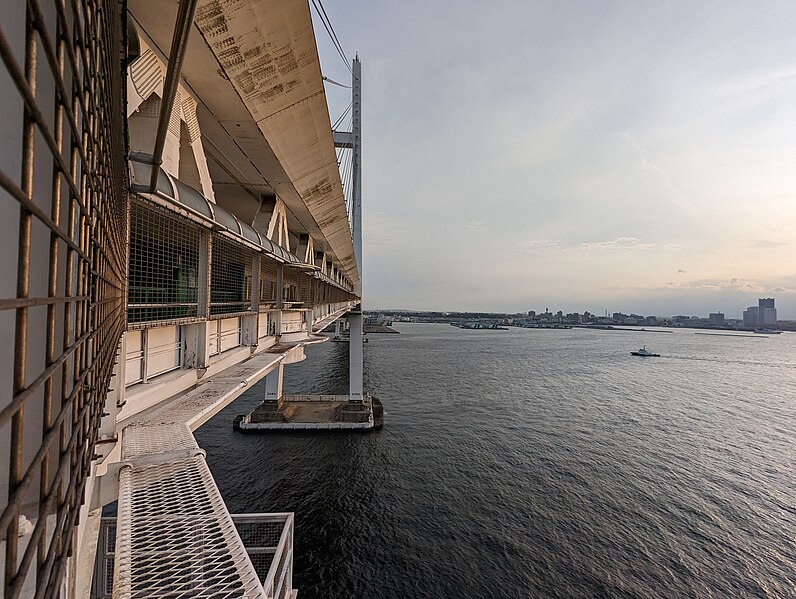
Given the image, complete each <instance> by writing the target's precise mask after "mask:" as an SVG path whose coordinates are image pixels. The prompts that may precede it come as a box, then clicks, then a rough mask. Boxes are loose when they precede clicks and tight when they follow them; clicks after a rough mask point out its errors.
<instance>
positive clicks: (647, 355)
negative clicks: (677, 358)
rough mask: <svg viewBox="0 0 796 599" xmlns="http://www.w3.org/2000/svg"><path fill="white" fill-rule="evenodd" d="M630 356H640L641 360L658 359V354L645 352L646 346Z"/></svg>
mask: <svg viewBox="0 0 796 599" xmlns="http://www.w3.org/2000/svg"><path fill="white" fill-rule="evenodd" d="M630 355H631V356H641V357H642V358H660V357H661V355H660V354H653V353H652V352H651V351H648V350H647V346H646V345H645V346H644V347H642V348H641V349H640V350H638V351H632V352H630Z"/></svg>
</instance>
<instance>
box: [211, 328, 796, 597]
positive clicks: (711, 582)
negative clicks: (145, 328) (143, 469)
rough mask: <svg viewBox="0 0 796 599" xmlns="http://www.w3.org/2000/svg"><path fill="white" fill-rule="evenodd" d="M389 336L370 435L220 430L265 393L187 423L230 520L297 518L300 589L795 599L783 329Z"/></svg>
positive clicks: (316, 386) (309, 388) (327, 382)
mask: <svg viewBox="0 0 796 599" xmlns="http://www.w3.org/2000/svg"><path fill="white" fill-rule="evenodd" d="M396 328H398V329H399V330H400V331H401V335H370V336H369V337H370V343H369V344H368V345H367V346H366V347H365V349H366V376H367V387H368V389H369V390H370V391H371V392H372V393H373V394H375V395H377V396H379V397H380V398H381V399H382V401H383V402H384V405H385V409H386V423H385V427H384V429H383V430H382V431H380V432H372V433H366V434H361V433H359V434H333V433H326V434H284V433H281V434H277V435H242V434H237V433H233V431H232V426H231V421H232V418H233V417H234V415H236V414H238V413H244V412H246V411H249V410H250V409H251V408H253V407H254V406H255V405H256V404H257V402H258V401H259V400H260V399H261V398H262V390H261V389H257V388H254V389H252V390H251V391H250V392H249V393H248V394H247V395H246V396H244V397H243V398H242V399H240V400H238V401H237V402H236V403H234V404H233V405H232V406H230V407H229V408H228V409H227V410H225V411H224V412H222V413H221V414H219V415H218V416H217V417H216V418H215V419H214V420H212V421H211V422H210V423H208V424H207V425H206V426H205V427H203V428H202V429H200V430H199V431H198V434H197V438H198V440H199V443H200V445H201V446H202V447H204V448H205V449H206V450H207V452H208V461H209V463H210V467H211V469H212V471H213V474H214V476H215V477H216V481H217V482H218V485H219V488H220V489H221V492H222V494H223V496H224V497H225V499H226V501H227V503H228V505H229V506H230V508H231V510H232V511H237V512H247V511H254V512H256V511H294V512H296V558H295V566H296V570H297V572H296V577H295V579H294V581H295V584H296V586H297V588H298V589H299V592H300V596H301V597H302V598H304V599H310V598H316V597H324V598H343V597H345V598H348V597H363V598H370V597H376V598H380V597H381V598H405V597H421V596H422V597H432V596H434V597H640V598H642V597H643V598H649V597H796V475H795V473H794V464H796V456H795V455H794V442H796V396H795V394H796V334H787V333H786V334H783V335H778V336H772V337H770V338H767V339H764V338H753V339H746V338H735V337H709V336H704V335H695V334H694V331H691V330H687V331H676V332H673V333H643V332H638V331H633V332H623V331H590V330H580V329H573V330H568V331H566V330H565V331H553V330H524V329H512V330H509V331H463V330H459V329H456V328H454V327H450V326H444V325H418V324H405V325H402V324H398V325H397V327H396ZM642 344H646V345H647V347H648V348H649V349H651V350H653V351H655V352H658V353H661V354H662V355H663V356H662V357H661V358H646V359H645V358H636V357H632V356H630V355H629V351H630V350H631V349H638V347H640V346H641V345H642ZM347 351H348V350H347V346H346V345H344V344H337V343H325V344H322V345H320V346H316V347H314V348H311V349H309V350H308V351H307V354H308V360H306V361H305V362H303V363H301V364H299V365H295V366H290V367H288V368H286V379H285V392H286V393H299V392H310V393H340V392H345V390H346V385H347V381H346V377H347V367H346V355H347Z"/></svg>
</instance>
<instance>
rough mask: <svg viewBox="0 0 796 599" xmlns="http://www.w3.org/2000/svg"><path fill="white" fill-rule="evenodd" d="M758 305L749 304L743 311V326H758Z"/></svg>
mask: <svg viewBox="0 0 796 599" xmlns="http://www.w3.org/2000/svg"><path fill="white" fill-rule="evenodd" d="M757 313H758V307H757V306H749V307H748V308H747V309H746V310H744V311H743V326H745V327H750V328H751V327H756V326H757V324H758V318H757Z"/></svg>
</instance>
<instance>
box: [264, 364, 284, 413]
mask: <svg viewBox="0 0 796 599" xmlns="http://www.w3.org/2000/svg"><path fill="white" fill-rule="evenodd" d="M284 374H285V366H284V364H282V363H280V364H279V366H277V367H276V368H274V369H273V370H272V371H271V372H269V373H268V374H267V375H265V397H263V406H264V407H265V408H266V409H268V410H272V411H274V412H275V411H277V410H279V409H281V408H282V380H283V378H284Z"/></svg>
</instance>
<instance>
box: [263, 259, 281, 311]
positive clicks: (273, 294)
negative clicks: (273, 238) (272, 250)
mask: <svg viewBox="0 0 796 599" xmlns="http://www.w3.org/2000/svg"><path fill="white" fill-rule="evenodd" d="M278 267H279V264H278V263H277V262H276V260H273V259H271V258H268V257H267V256H261V257H260V302H261V307H264V308H273V307H275V306H276V298H277V289H276V287H277V281H276V278H277V268H278Z"/></svg>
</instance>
